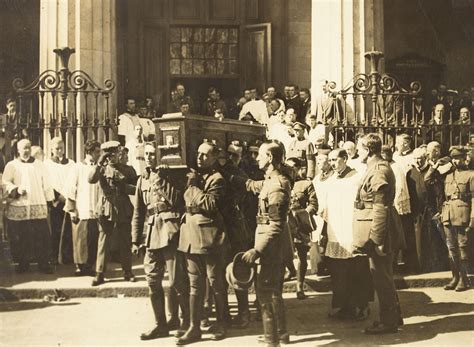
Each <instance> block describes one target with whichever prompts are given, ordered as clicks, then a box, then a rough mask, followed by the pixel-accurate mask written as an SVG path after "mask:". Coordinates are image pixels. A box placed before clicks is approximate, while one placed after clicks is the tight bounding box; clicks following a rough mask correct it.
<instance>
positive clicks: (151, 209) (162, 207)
mask: <svg viewBox="0 0 474 347" xmlns="http://www.w3.org/2000/svg"><path fill="white" fill-rule="evenodd" d="M169 211H171V208H170V207H169V206H168V204H164V203H161V204H156V205H155V206H148V214H159V213H161V212H169Z"/></svg>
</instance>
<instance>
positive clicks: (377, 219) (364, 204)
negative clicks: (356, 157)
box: [354, 133, 402, 334]
mask: <svg viewBox="0 0 474 347" xmlns="http://www.w3.org/2000/svg"><path fill="white" fill-rule="evenodd" d="M361 141H362V146H361V148H360V149H361V151H360V152H359V154H360V156H361V158H362V160H363V162H366V163H367V171H366V172H365V174H364V176H363V177H362V179H361V184H360V186H359V189H358V192H357V196H356V201H355V206H354V207H355V209H354V245H355V250H354V253H361V254H367V255H368V256H369V261H370V271H371V273H372V278H373V281H374V288H375V291H376V293H377V296H378V298H379V303H380V309H379V310H380V322H374V325H373V326H371V327H368V328H366V329H365V333H366V334H387V333H395V332H397V331H398V325H401V324H402V320H401V317H400V311H399V306H398V299H397V292H396V289H395V284H394V282H393V268H392V264H393V256H394V251H395V250H398V249H399V245H400V240H401V222H400V219H399V216H398V214H397V212H396V210H395V207H394V206H393V201H394V199H395V175H394V174H393V171H392V169H391V168H390V164H389V163H387V162H386V161H384V160H383V159H382V157H381V151H382V140H381V139H380V137H379V136H378V135H377V134H374V133H372V134H368V135H366V136H365V137H363V138H362V139H361Z"/></svg>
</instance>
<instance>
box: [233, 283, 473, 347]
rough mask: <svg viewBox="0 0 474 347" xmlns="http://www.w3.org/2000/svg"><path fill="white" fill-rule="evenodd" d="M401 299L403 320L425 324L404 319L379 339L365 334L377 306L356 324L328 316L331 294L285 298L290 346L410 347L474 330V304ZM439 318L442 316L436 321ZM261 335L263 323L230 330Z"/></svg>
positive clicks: (418, 295)
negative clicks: (398, 346) (397, 328)
mask: <svg viewBox="0 0 474 347" xmlns="http://www.w3.org/2000/svg"><path fill="white" fill-rule="evenodd" d="M453 295H454V294H453ZM399 298H400V302H401V306H402V311H403V317H404V318H409V317H420V319H422V320H423V322H419V323H413V324H407V319H405V325H404V326H402V327H401V328H400V331H399V333H398V334H387V335H379V336H369V335H365V334H364V333H363V332H362V331H363V330H364V328H366V327H367V326H369V325H371V324H372V321H373V320H378V307H377V305H376V304H374V303H372V304H371V308H372V313H371V317H370V319H368V320H366V321H361V322H355V321H339V320H333V319H330V318H328V317H327V312H328V310H329V308H330V305H331V295H330V294H327V295H326V294H323V295H321V294H320V295H316V296H310V297H309V298H308V299H306V300H304V301H299V300H296V299H293V298H290V299H285V305H286V312H287V321H288V330H289V332H290V335H291V343H290V344H293V345H306V344H308V343H311V342H317V344H318V345H320V344H324V345H336V346H339V345H365V346H367V345H370V346H373V345H390V344H409V343H413V342H418V341H426V340H430V339H432V338H434V337H436V336H437V335H438V334H444V333H455V332H462V331H472V330H474V303H473V304H471V303H460V302H449V303H447V302H440V303H433V302H432V301H431V298H430V297H429V296H428V295H426V294H425V293H423V292H414V291H403V292H399ZM415 303H416V305H415ZM466 313H471V314H466ZM458 314H463V315H458ZM254 315H255V314H254ZM450 315H456V316H450ZM437 316H439V317H438V318H436V317H437ZM423 317H425V318H423ZM426 317H429V318H426ZM310 322H314V323H313V324H311V323H310ZM262 334H263V327H262V324H261V322H255V321H253V322H252V324H251V326H250V327H249V328H248V329H245V330H230V331H229V334H228V335H229V337H232V336H242V335H262Z"/></svg>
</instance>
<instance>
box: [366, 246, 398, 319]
mask: <svg viewBox="0 0 474 347" xmlns="http://www.w3.org/2000/svg"><path fill="white" fill-rule="evenodd" d="M369 262H370V272H371V273H372V279H373V281H374V288H375V292H376V293H377V297H378V298H379V312H380V322H381V323H383V324H385V325H386V326H389V327H396V326H397V325H398V319H399V310H398V299H397V291H396V289H395V283H394V282H393V265H392V264H393V252H391V253H388V254H387V255H385V256H380V255H377V254H373V255H371V256H370V258H369Z"/></svg>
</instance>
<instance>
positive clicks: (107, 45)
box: [40, 0, 117, 159]
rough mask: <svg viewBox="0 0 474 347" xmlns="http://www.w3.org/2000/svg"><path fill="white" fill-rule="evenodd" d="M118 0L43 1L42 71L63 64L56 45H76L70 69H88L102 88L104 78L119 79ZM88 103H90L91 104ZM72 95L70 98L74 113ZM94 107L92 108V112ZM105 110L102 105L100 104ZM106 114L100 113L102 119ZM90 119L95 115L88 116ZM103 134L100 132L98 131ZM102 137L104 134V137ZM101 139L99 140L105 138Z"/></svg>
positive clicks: (113, 99) (82, 109)
mask: <svg viewBox="0 0 474 347" xmlns="http://www.w3.org/2000/svg"><path fill="white" fill-rule="evenodd" d="M115 14H116V0H41V14H40V72H42V71H44V70H46V69H51V70H55V71H57V70H58V69H59V68H60V67H61V64H60V61H59V58H58V57H57V56H56V54H55V53H54V52H53V50H54V49H55V48H57V47H71V48H75V51H76V53H75V54H74V55H72V56H71V59H70V62H69V69H70V70H71V71H74V70H82V71H84V72H86V73H87V74H88V75H89V76H90V77H91V78H92V80H93V81H94V82H96V83H97V84H98V85H99V87H104V81H105V80H106V79H111V80H112V81H114V82H116V78H117V42H116V17H115ZM88 105H89V103H88ZM116 105H117V100H116V93H115V92H114V93H112V95H111V97H110V101H109V110H110V113H111V115H115V110H116ZM45 106H46V110H45V111H46V112H45V118H46V119H47V120H49V114H50V113H51V112H52V102H48V103H46V104H45ZM71 107H72V98H71V99H68V109H69V112H71V110H72V109H71ZM91 109H92V108H91V107H89V111H90V110H91ZM100 110H101V111H103V110H102V105H100ZM84 112H85V105H83V104H82V105H79V107H78V113H81V114H83V113H84ZM103 115H104V113H103V112H99V113H98V117H99V121H101V120H102V119H101V118H102V117H103ZM88 118H89V119H92V118H93V114H89V115H88ZM99 135H101V131H99ZM101 137H102V136H101ZM101 137H100V138H99V141H100V140H101V139H102V138H101ZM49 138H50V135H49V132H48V133H47V134H45V142H44V147H45V153H46V154H47V155H48V156H49V148H48V146H49V141H47V139H49ZM76 138H77V151H76V155H77V158H78V159H80V158H82V156H83V149H82V147H83V146H82V145H83V143H84V138H83V135H82V132H81V131H78V132H77V134H76ZM67 151H68V156H70V157H73V155H72V153H71V151H72V147H69V146H68V148H67Z"/></svg>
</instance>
